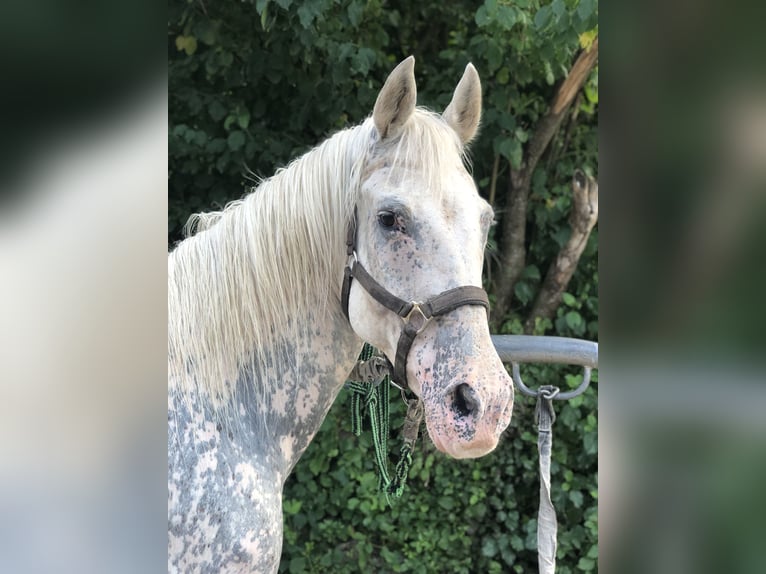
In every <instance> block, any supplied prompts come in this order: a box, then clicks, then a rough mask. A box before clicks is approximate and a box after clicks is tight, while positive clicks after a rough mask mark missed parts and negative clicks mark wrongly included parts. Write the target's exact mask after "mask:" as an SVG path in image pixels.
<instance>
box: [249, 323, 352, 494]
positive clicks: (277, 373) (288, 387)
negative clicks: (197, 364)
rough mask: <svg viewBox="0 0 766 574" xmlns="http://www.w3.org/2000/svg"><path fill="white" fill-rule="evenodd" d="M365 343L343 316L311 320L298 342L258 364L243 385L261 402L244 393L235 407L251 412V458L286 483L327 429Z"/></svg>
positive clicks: (281, 347) (280, 348)
mask: <svg viewBox="0 0 766 574" xmlns="http://www.w3.org/2000/svg"><path fill="white" fill-rule="evenodd" d="M328 315H329V314H328ZM361 343H362V342H361V340H360V339H359V338H358V337H357V336H356V334H355V333H354V332H353V331H352V330H351V328H350V326H349V324H348V322H347V321H346V320H345V318H344V317H343V316H342V315H341V314H340V313H337V314H333V315H332V316H331V317H327V316H325V317H322V318H320V320H316V318H315V317H310V318H309V319H308V321H307V323H306V325H305V328H303V329H300V334H299V336H298V337H297V338H296V339H295V340H293V341H290V342H285V343H283V344H282V345H280V346H279V348H277V349H274V351H273V352H272V353H271V354H270V357H271V359H272V360H267V361H266V362H265V363H261V364H259V365H258V366H257V367H255V369H254V370H252V371H251V372H250V373H248V375H246V376H245V377H244V380H243V381H242V382H241V384H243V385H245V386H246V387H248V388H250V389H260V390H259V392H258V394H260V396H259V397H257V398H256V400H248V393H247V392H242V393H239V394H240V396H241V397H243V399H244V400H242V399H240V400H238V404H237V405H236V409H237V411H238V412H240V413H242V412H244V413H246V415H245V416H244V417H243V419H242V421H243V423H244V424H245V428H247V427H249V429H250V432H251V433H252V435H251V436H252V438H254V439H255V441H254V443H253V444H256V445H258V447H257V448H256V449H255V450H254V451H253V452H252V456H253V457H254V458H256V459H259V461H260V462H261V464H262V465H264V466H265V467H267V468H272V469H277V470H278V472H279V476H280V477H281V478H282V480H284V479H285V478H286V477H287V475H288V474H289V472H290V470H292V468H293V466H294V465H295V464H296V463H297V461H298V459H299V458H300V457H301V455H302V454H303V452H304V451H305V450H306V448H307V447H308V445H309V443H310V442H311V440H312V439H313V438H314V435H315V434H316V433H317V431H318V430H319V427H320V426H321V425H322V422H323V421H324V419H325V417H326V416H327V413H328V411H329V410H330V407H331V406H332V404H333V402H334V401H335V399H336V397H337V395H338V393H339V391H340V389H341V388H342V386H343V383H344V382H345V380H346V377H347V376H348V373H349V372H350V371H351V369H352V367H353V365H354V362H355V361H356V358H357V356H358V354H359V351H360V348H361ZM250 397H252V392H251V393H250ZM242 430H245V429H242ZM248 442H249V441H248Z"/></svg>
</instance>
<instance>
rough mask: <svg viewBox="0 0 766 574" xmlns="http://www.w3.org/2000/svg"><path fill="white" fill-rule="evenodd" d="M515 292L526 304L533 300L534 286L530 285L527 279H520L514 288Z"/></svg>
mask: <svg viewBox="0 0 766 574" xmlns="http://www.w3.org/2000/svg"><path fill="white" fill-rule="evenodd" d="M513 292H514V293H515V294H516V297H517V298H518V299H519V301H520V302H521V303H522V304H524V305H526V304H527V303H529V302H530V301H531V300H532V296H533V295H534V293H533V292H532V287H530V286H529V284H528V283H527V282H526V281H519V282H518V283H516V285H515V286H514V288H513Z"/></svg>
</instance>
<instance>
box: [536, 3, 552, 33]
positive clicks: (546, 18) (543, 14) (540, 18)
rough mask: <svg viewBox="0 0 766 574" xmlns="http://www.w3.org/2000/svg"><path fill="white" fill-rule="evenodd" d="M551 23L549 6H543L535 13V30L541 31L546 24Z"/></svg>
mask: <svg viewBox="0 0 766 574" xmlns="http://www.w3.org/2000/svg"><path fill="white" fill-rule="evenodd" d="M550 21H551V7H550V6H543V7H542V8H540V9H539V10H538V11H537V14H535V19H534V23H535V28H537V29H538V30H542V29H543V28H545V27H546V26H547V25H548V23H549V22H550Z"/></svg>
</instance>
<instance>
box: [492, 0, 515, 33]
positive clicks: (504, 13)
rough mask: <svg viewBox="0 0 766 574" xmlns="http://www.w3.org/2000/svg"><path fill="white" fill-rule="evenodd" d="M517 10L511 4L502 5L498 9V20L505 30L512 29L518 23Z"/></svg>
mask: <svg viewBox="0 0 766 574" xmlns="http://www.w3.org/2000/svg"><path fill="white" fill-rule="evenodd" d="M516 21H517V17H516V10H515V9H514V8H513V7H511V6H506V5H503V6H500V7H499V8H498V10H497V22H498V24H500V26H501V27H502V28H504V29H505V30H510V29H511V28H513V25H514V24H516Z"/></svg>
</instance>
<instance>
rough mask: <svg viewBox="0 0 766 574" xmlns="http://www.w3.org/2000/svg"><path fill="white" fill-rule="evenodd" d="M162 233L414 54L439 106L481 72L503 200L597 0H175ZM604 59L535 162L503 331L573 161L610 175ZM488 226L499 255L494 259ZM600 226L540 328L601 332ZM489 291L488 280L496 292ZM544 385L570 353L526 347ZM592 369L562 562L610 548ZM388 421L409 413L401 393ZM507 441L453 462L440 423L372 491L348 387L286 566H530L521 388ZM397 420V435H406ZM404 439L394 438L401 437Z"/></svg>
mask: <svg viewBox="0 0 766 574" xmlns="http://www.w3.org/2000/svg"><path fill="white" fill-rule="evenodd" d="M168 10H169V15H168V21H169V27H168V53H169V92H170V95H169V112H170V126H169V141H168V154H169V213H168V232H169V234H168V240H169V242H170V243H173V242H175V241H177V240H178V239H180V237H181V235H180V230H181V227H182V225H183V224H184V223H185V221H186V219H187V218H188V216H189V215H190V214H191V213H194V212H197V211H206V210H210V209H216V208H220V207H222V206H223V205H225V204H226V203H227V202H229V201H231V200H233V199H236V198H238V197H240V196H241V195H242V194H243V193H244V192H245V191H246V187H247V186H249V185H254V184H255V182H256V181H257V180H258V178H262V177H268V176H270V175H271V174H273V173H274V171H275V169H276V168H277V167H280V166H284V165H286V164H287V163H288V162H289V161H290V160H291V159H293V158H294V157H296V156H298V155H299V154H300V153H302V152H304V151H306V150H307V149H310V148H311V147H313V146H314V145H316V144H317V143H319V142H320V141H322V140H323V139H325V138H326V137H327V136H328V135H330V134H331V133H333V132H334V131H337V130H338V129H340V128H343V127H346V126H348V125H353V124H356V123H358V122H360V121H361V120H362V119H364V118H365V117H366V116H367V115H368V114H369V113H370V112H371V110H372V106H373V103H374V101H375V97H376V96H377V92H378V90H379V88H380V86H381V85H382V82H383V80H384V78H385V77H386V75H387V74H388V73H389V72H390V71H391V69H392V68H393V66H394V65H395V64H396V63H397V62H399V61H400V60H401V59H403V58H404V57H406V56H408V55H410V54H414V55H415V56H416V58H417V65H416V76H417V79H418V89H419V94H418V102H419V103H420V104H422V105H426V106H429V107H431V108H434V109H443V108H444V107H445V106H446V104H447V103H448V102H449V99H450V97H451V94H452V90H453V89H454V87H455V84H456V82H457V80H458V79H459V77H460V74H461V73H462V69H463V67H464V66H465V64H466V63H467V62H469V61H472V62H473V63H474V65H476V67H477V69H478V70H479V74H480V76H481V79H482V86H483V92H484V114H483V118H482V129H481V132H480V134H479V136H478V138H477V140H476V141H475V142H474V144H473V146H472V154H471V155H472V157H473V166H474V176H475V178H476V181H477V183H478V186H479V191H480V193H481V194H482V195H483V196H484V197H487V198H489V197H490V186H491V182H492V180H493V177H492V176H493V167H494V165H495V161H494V160H495V156H499V158H500V159H501V160H502V161H499V162H498V165H499V170H498V172H497V174H496V178H495V179H496V181H497V189H496V201H495V209H496V212H497V213H498V218H501V217H502V215H503V212H504V209H505V207H506V206H505V201H506V200H505V193H504V191H505V189H506V185H507V183H506V182H507V181H508V175H509V173H508V170H509V167H510V166H513V167H514V168H518V167H519V166H521V165H522V164H523V162H524V161H525V153H526V146H527V145H528V144H529V141H530V138H532V136H533V134H534V130H535V127H536V125H537V123H538V121H539V119H540V118H541V117H542V116H543V114H544V113H545V112H546V110H547V107H548V104H549V102H550V100H551V98H552V97H553V94H554V93H555V85H556V83H557V82H559V81H560V80H561V79H562V78H564V77H565V75H566V73H567V71H568V69H569V67H570V66H571V63H572V62H573V60H574V57H575V55H576V53H577V51H578V50H579V49H580V48H581V47H584V46H587V45H589V43H590V42H592V41H593V40H594V38H595V37H596V34H597V20H598V7H597V3H596V0H552V1H549V0H515V1H510V0H485V1H484V2H479V3H476V2H468V1H467V0H457V1H456V2H435V1H433V0H426V1H423V2H409V1H404V0H392V1H386V2H383V0H371V1H366V0H253V1H252V2H248V1H245V2H241V1H239V0H237V1H234V0H221V1H219V2H196V1H194V2H192V1H191V0H171V1H170V3H169V6H168ZM597 109H598V71H597V70H594V72H593V74H592V75H591V77H590V78H589V79H588V82H587V84H586V86H585V88H584V90H583V91H582V94H581V97H580V98H579V99H578V100H577V102H576V110H577V113H578V116H577V120H576V121H569V120H566V121H565V122H564V123H563V124H562V127H561V129H560V131H559V133H558V134H557V136H556V137H555V138H554V140H553V142H552V144H551V146H550V148H549V149H548V151H547V152H546V154H545V155H544V156H543V158H542V160H541V162H540V163H539V164H538V167H537V170H536V171H535V173H534V175H533V178H532V186H531V195H530V198H529V211H528V219H527V240H528V243H529V251H528V255H527V262H528V266H527V268H526V269H525V271H524V273H523V275H522V277H521V279H520V281H519V283H518V284H517V285H516V288H515V296H516V299H515V307H514V308H513V309H512V310H511V313H510V314H509V315H508V316H507V317H504V318H503V323H502V327H501V331H502V332H504V333H515V334H520V333H523V326H522V325H523V321H524V319H525V318H526V313H528V311H529V309H530V307H531V305H532V304H533V302H534V298H535V296H536V294H537V292H538V291H539V288H540V286H541V284H542V281H543V279H544V277H545V273H546V271H547V268H548V265H549V264H550V262H551V261H552V260H553V258H554V257H555V255H556V252H557V251H558V249H559V247H560V246H561V245H562V244H563V243H564V242H565V241H566V239H567V237H568V234H569V229H568V225H567V218H568V215H569V209H570V206H571V187H570V182H571V177H572V173H573V172H574V170H575V169H576V168H580V169H584V170H585V171H588V172H590V173H591V174H593V175H597V168H598V164H597V149H598V148H597V139H596V125H597V115H596V114H597ZM498 228H499V226H497V227H496V228H494V229H493V231H492V233H491V236H490V241H489V245H488V259H489V260H490V261H492V260H493V259H494V258H495V257H496V253H494V252H493V249H496V245H497V238H496V237H495V234H496V233H498ZM597 245H598V229H595V230H594V231H593V233H592V235H591V237H590V240H589V242H588V246H587V247H586V249H585V253H584V254H583V257H582V259H581V261H580V265H579V267H578V269H577V271H576V273H575V275H574V277H573V279H572V281H571V283H570V284H569V286H568V288H567V293H566V294H565V296H564V298H563V301H562V304H561V305H560V307H559V309H558V311H557V316H556V317H555V318H554V319H553V320H552V321H549V320H545V321H539V322H538V324H537V325H536V328H535V332H536V333H538V334H543V333H548V334H549V333H555V334H558V335H564V336H574V337H582V338H587V339H597V338H598V270H597ZM491 296H492V293H490V297H491ZM522 375H523V376H524V378H525V380H527V381H528V382H529V383H530V384H532V385H534V386H538V385H541V384H556V385H559V386H561V387H562V388H567V389H568V388H574V387H575V386H576V385H577V384H578V382H579V380H580V379H579V377H580V374H579V373H578V372H577V371H576V370H575V369H571V368H564V367H552V366H539V365H531V366H526V367H523V369H522ZM597 380H598V377H597V373H594V381H593V383H592V385H591V388H590V389H589V390H588V392H587V393H586V395H585V396H583V397H580V398H577V399H574V400H572V401H568V402H566V403H563V404H562V403H558V402H557V403H555V407H556V409H557V412H558V419H557V421H556V423H555V425H554V440H553V465H552V482H553V502H554V504H555V505H556V508H557V512H558V522H559V550H558V559H559V566H558V572H560V573H561V574H567V573H570V572H589V571H593V570H595V569H596V567H597V566H596V561H597V545H596V544H597V516H596V507H597V494H596V490H597V486H596V476H597V474H596V473H597V462H596V461H597V457H596V449H597V420H596V416H595V413H596V408H597V387H598V384H597ZM391 406H392V414H391V416H392V418H391V421H392V428H393V431H394V433H396V429H397V427H398V425H400V424H401V421H403V419H404V407H403V405H402V404H401V401H398V400H393V401H392V405H391ZM514 411H515V412H514V418H513V421H512V423H511V427H510V428H509V430H508V431H506V436H505V437H504V438H503V440H502V441H501V444H500V446H499V447H498V448H497V450H496V451H495V452H493V453H492V454H490V455H488V456H487V457H484V458H482V459H479V460H470V461H456V460H451V459H448V458H446V457H445V456H443V455H442V454H440V453H438V452H436V451H435V450H434V448H433V446H428V444H427V443H428V441H425V443H424V442H422V441H421V442H420V443H419V445H418V450H417V451H416V452H415V456H414V462H413V468H412V470H411V473H410V479H409V481H408V484H407V489H406V490H405V493H404V495H403V497H402V499H401V500H400V501H399V502H398V503H396V505H395V506H393V507H389V506H388V505H387V503H386V501H385V497H384V496H383V495H382V494H380V493H378V492H377V490H376V487H377V476H376V474H375V467H374V457H373V455H372V444H371V441H370V440H369V437H368V436H365V435H363V436H362V437H360V438H357V437H354V436H353V435H352V434H351V432H350V419H349V410H348V397H347V396H345V394H343V393H342V395H341V398H340V399H339V400H338V401H337V403H336V405H335V406H334V407H333V409H332V410H331V412H330V414H329V415H328V417H327V419H326V421H325V423H324V425H323V427H322V429H321V431H320V432H319V433H318V435H317V437H316V439H315V440H314V441H313V443H312V444H311V446H310V447H309V449H308V451H307V452H306V454H305V455H304V457H303V458H302V459H301V461H300V463H299V464H298V465H297V467H296V468H295V471H294V472H293V474H292V475H291V477H290V478H289V480H288V483H287V486H286V490H285V497H284V516H285V541H284V547H283V560H282V564H281V566H280V571H282V572H334V573H342V572H358V571H385V572H534V571H536V570H537V561H536V555H535V547H536V541H535V530H536V518H535V517H536V512H537V503H538V502H537V495H538V482H537V481H538V478H537V450H536V432H535V426H534V421H533V418H534V404H533V402H532V401H531V400H530V399H527V398H525V397H522V396H521V395H517V398H516V406H515V407H514ZM394 436H396V435H395V434H394ZM391 442H392V444H391V451H392V452H393V453H395V452H397V451H398V447H399V444H398V442H397V440H395V439H392V441H391Z"/></svg>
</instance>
